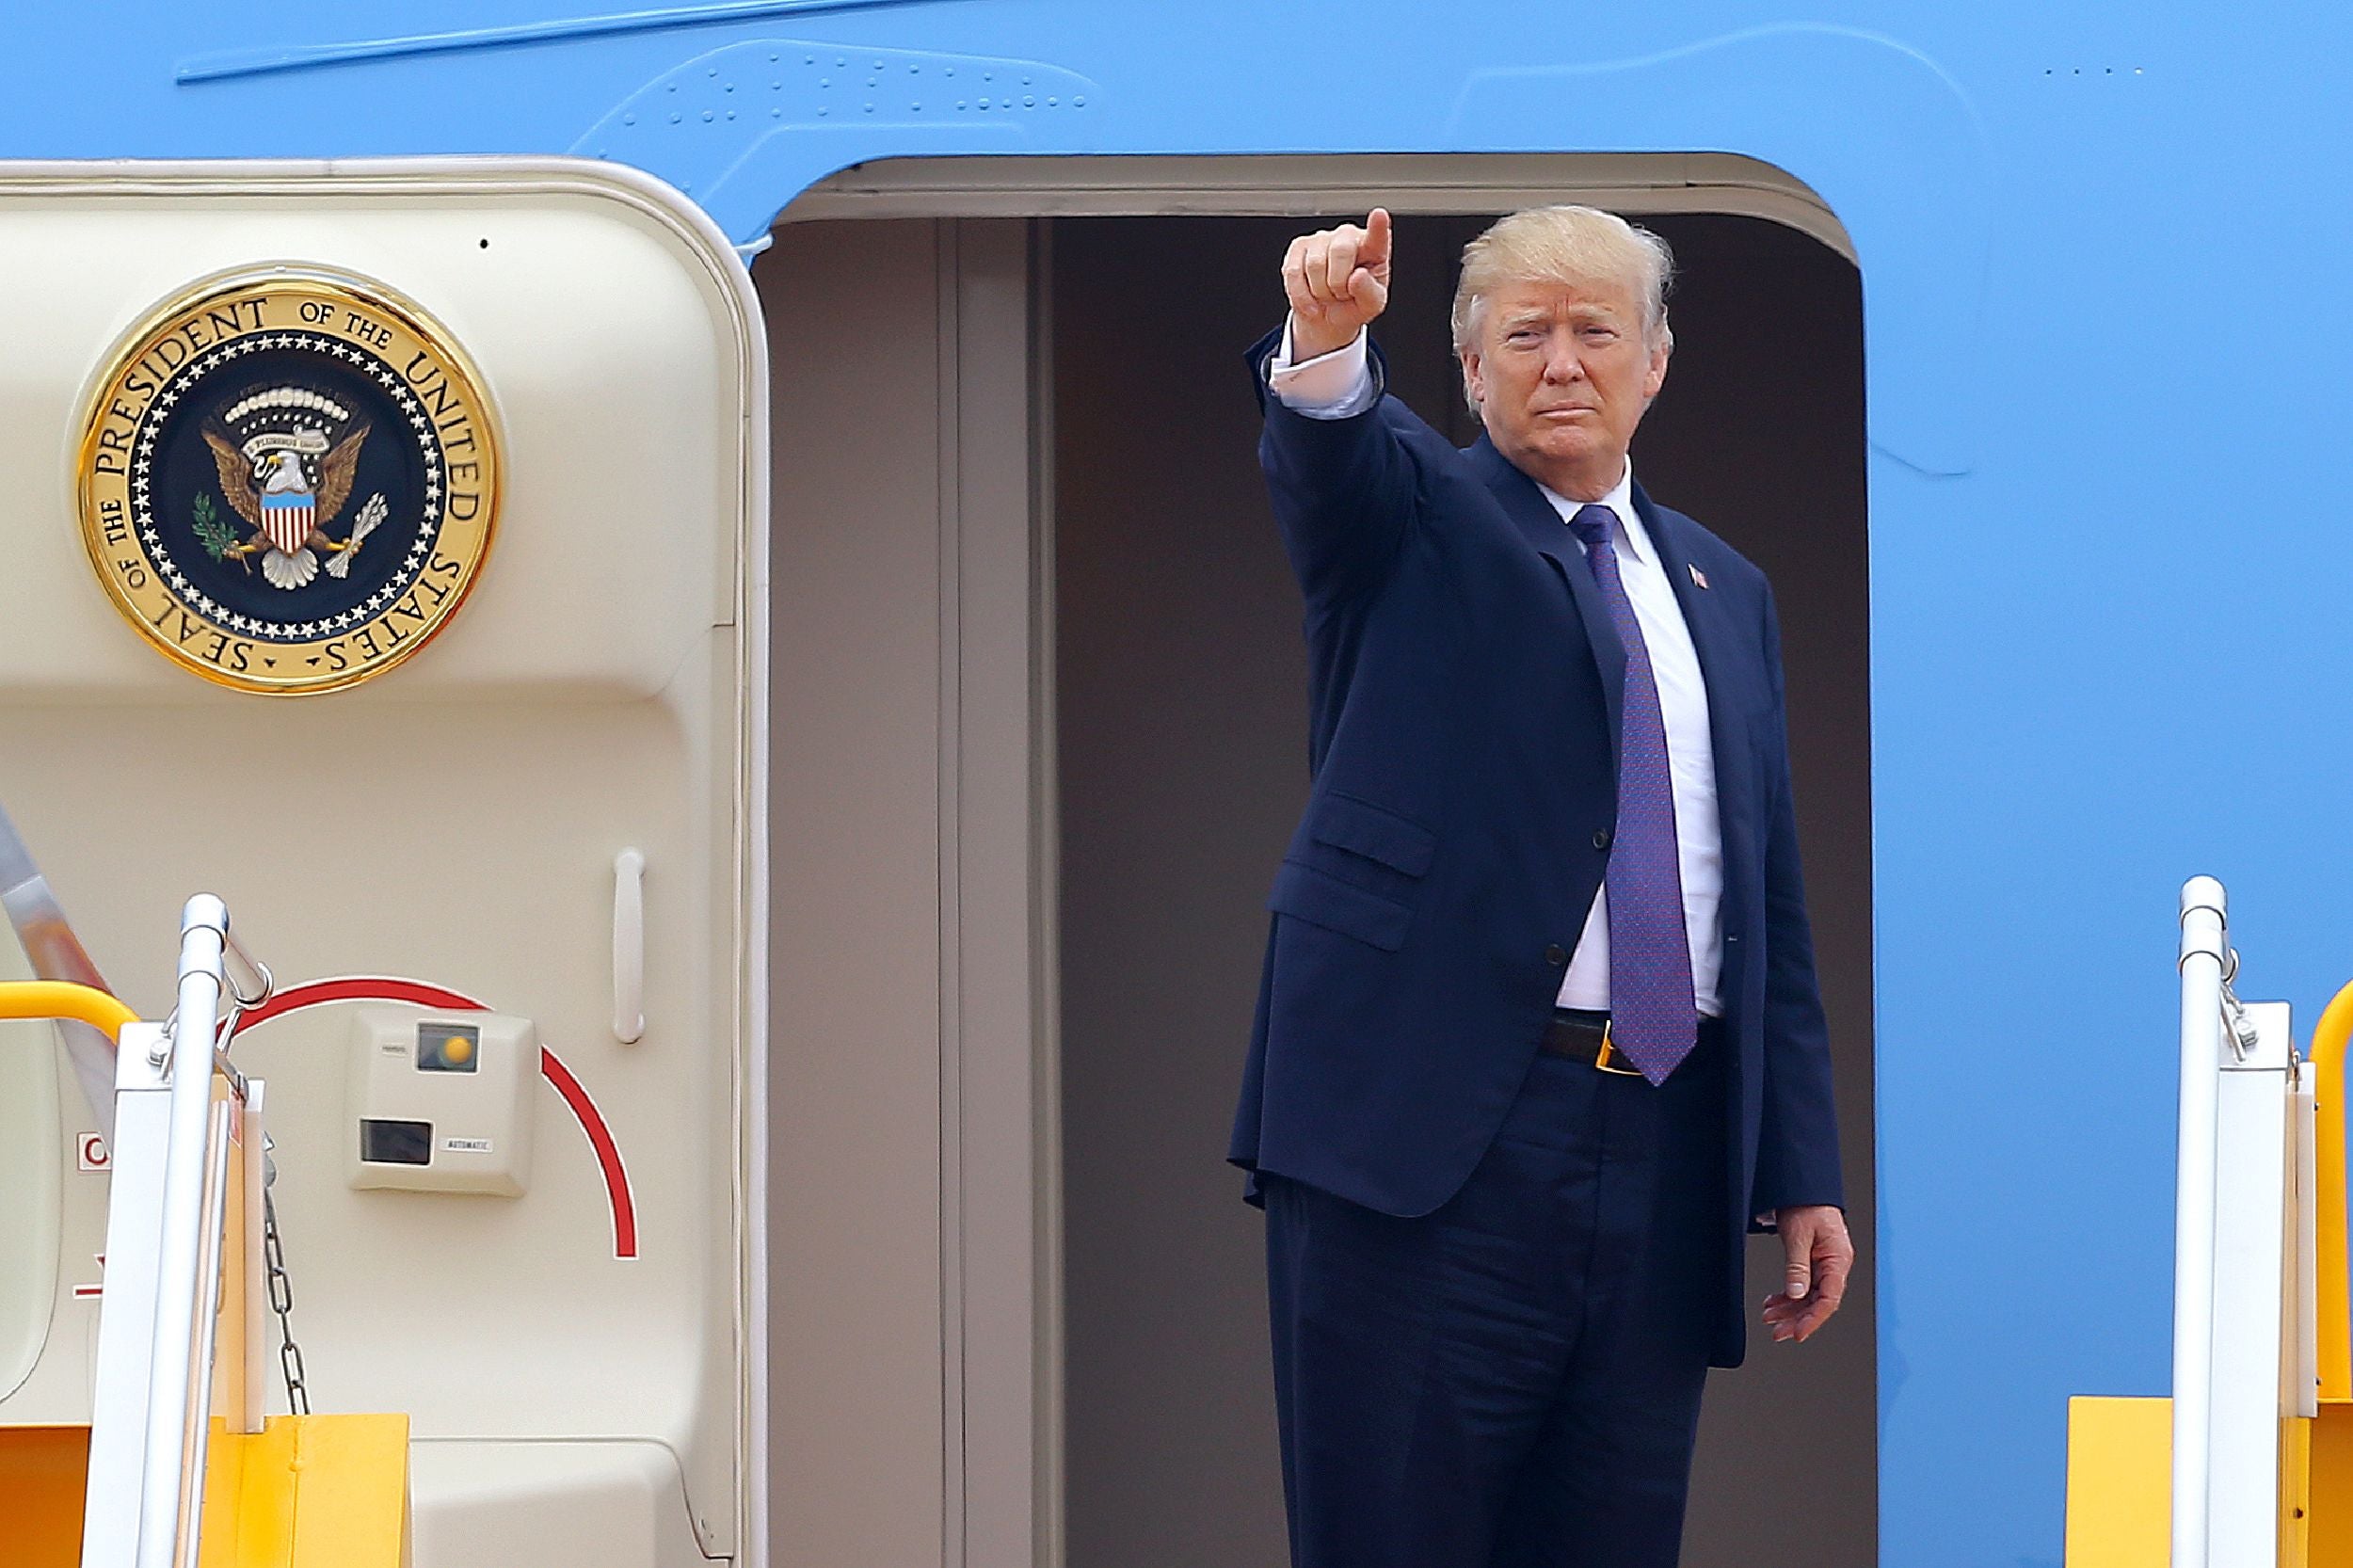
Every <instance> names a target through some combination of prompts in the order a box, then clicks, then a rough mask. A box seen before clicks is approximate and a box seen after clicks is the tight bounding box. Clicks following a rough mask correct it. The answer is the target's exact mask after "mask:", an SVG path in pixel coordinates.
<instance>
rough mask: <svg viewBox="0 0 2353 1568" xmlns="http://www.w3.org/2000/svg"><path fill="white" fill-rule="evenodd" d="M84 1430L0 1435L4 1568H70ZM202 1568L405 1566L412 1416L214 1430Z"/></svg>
mask: <svg viewBox="0 0 2353 1568" xmlns="http://www.w3.org/2000/svg"><path fill="white" fill-rule="evenodd" d="M88 1468H89V1429H88V1428H87V1427H4V1428H0V1520H4V1521H6V1539H7V1552H6V1559H5V1560H6V1561H7V1563H8V1568H75V1564H76V1563H77V1562H78V1561H79V1560H80V1559H81V1555H82V1510H83V1499H84V1492H85V1485H86V1481H85V1478H86V1477H87V1476H88ZM203 1541H204V1551H203V1558H202V1561H203V1563H204V1568H407V1564H408V1416H271V1417H270V1418H269V1420H268V1421H267V1422H266V1423H264V1428H263V1430H262V1431H261V1432H255V1433H253V1434H251V1435H249V1436H248V1435H241V1434H239V1433H236V1432H230V1431H228V1430H227V1429H226V1428H225V1427H224V1426H223V1425H222V1424H221V1423H220V1422H219V1421H217V1420H216V1421H215V1422H214V1423H213V1434H212V1441H211V1447H210V1449H209V1452H208V1456H207V1459H206V1463H205V1466H204V1537H203Z"/></svg>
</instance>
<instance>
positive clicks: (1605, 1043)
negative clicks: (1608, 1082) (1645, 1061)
mask: <svg viewBox="0 0 2353 1568" xmlns="http://www.w3.org/2000/svg"><path fill="white" fill-rule="evenodd" d="M1617 1054H1618V1048H1617V1045H1616V1043H1615V1042H1613V1041H1612V1040H1611V1039H1610V1038H1609V1019H1607V1018H1605V1019H1603V1020H1602V1025H1601V1053H1600V1054H1599V1055H1598V1056H1595V1057H1594V1058H1593V1065H1594V1066H1595V1067H1597V1068H1599V1069H1600V1070H1601V1071H1603V1072H1605V1073H1614V1074H1616V1075H1617V1076H1618V1077H1620V1078H1641V1076H1642V1069H1641V1068H1640V1067H1613V1066H1611V1065H1610V1064H1609V1063H1610V1060H1611V1058H1613V1057H1615V1056H1616V1055H1617Z"/></svg>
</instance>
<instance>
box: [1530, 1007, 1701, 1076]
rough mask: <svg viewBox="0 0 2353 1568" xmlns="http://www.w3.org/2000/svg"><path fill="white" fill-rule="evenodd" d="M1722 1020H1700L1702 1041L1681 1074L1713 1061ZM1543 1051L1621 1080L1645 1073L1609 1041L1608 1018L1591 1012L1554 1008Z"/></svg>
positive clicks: (1678, 1069)
mask: <svg viewBox="0 0 2353 1568" xmlns="http://www.w3.org/2000/svg"><path fill="white" fill-rule="evenodd" d="M1723 1027H1724V1021H1723V1020H1722V1019H1721V1018H1705V1017H1704V1018H1702V1019H1700V1029H1699V1039H1698V1041H1697V1042H1696V1043H1695V1044H1694V1045H1693V1047H1692V1049H1691V1054H1690V1056H1689V1057H1686V1058H1685V1059H1684V1061H1683V1064H1682V1065H1681V1066H1678V1067H1677V1068H1676V1069H1675V1070H1676V1071H1677V1072H1678V1073H1680V1072H1682V1071H1683V1070H1684V1069H1685V1068H1687V1067H1689V1066H1690V1065H1691V1064H1692V1063H1693V1062H1694V1061H1698V1060H1713V1059H1714V1057H1715V1056H1716V1047H1717V1046H1718V1045H1719V1044H1720V1042H1721V1039H1722V1036H1723ZM1544 1048H1545V1050H1546V1051H1548V1052H1550V1053H1551V1054H1552V1055H1554V1056H1566V1057H1569V1058H1572V1059H1573V1060H1576V1061H1578V1062H1583V1063H1585V1064H1588V1065H1590V1066H1592V1067H1593V1068H1594V1069H1596V1070H1597V1071H1600V1072H1605V1073H1610V1074H1613V1075H1616V1076H1618V1077H1621V1078H1641V1076H1642V1070H1641V1068H1640V1067H1637V1066H1635V1065H1634V1064H1632V1063H1630V1062H1628V1061H1627V1060H1626V1059H1625V1052H1623V1051H1621V1050H1620V1049H1618V1048H1617V1045H1616V1044H1615V1043H1614V1042H1613V1041H1612V1040H1611V1039H1610V1038H1609V1014H1607V1013H1589V1012H1586V1011H1584V1010H1583V1009H1580V1008H1570V1007H1560V1008H1555V1009H1554V1010H1553V1014H1552V1021H1551V1022H1550V1023H1548V1024H1546V1025H1545V1038H1544Z"/></svg>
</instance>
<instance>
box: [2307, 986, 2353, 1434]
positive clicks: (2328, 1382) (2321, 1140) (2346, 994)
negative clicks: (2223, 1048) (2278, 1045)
mask: <svg viewBox="0 0 2353 1568" xmlns="http://www.w3.org/2000/svg"><path fill="white" fill-rule="evenodd" d="M2348 1038H2353V982H2348V983H2347V984H2345V988H2344V989H2343V990H2341V991H2339V992H2338V993H2337V994H2336V995H2335V996H2333V997H2331V998H2329V1005H2328V1006H2327V1007H2325V1008H2323V1009H2321V1014H2320V1022H2319V1023H2318V1024H2317V1025H2315V1026H2314V1027H2313V1098H2314V1099H2316V1100H2317V1101H2318V1102H2319V1105H2320V1131H2319V1137H2318V1139H2317V1153H2318V1156H2319V1158H2318V1160H2316V1161H2315V1165H2316V1170H2315V1173H2314V1175H2315V1178H2316V1179H2317V1180H2318V1181H2319V1183H2320V1192H2318V1193H2317V1194H2316V1197H2317V1200H2318V1201H2317V1206H2316V1208H2315V1209H2314V1225H2315V1228H2316V1229H2317V1230H2318V1231H2319V1233H2320V1235H2319V1240H2320V1277H2319V1278H2318V1279H2317V1280H2314V1281H2313V1289H2314V1293H2315V1295H2316V1296H2317V1297H2318V1298H2319V1306H2320V1311H2319V1318H2320V1397H2321V1398H2322V1399H2324V1400H2353V1314H2349V1313H2348V1310H2347V1309H2348V1305H2353V1302H2349V1301H2348V1297H2353V1289H2348V1284H2347V1278H2346V1265H2345V1041H2346V1040H2347V1039H2348Z"/></svg>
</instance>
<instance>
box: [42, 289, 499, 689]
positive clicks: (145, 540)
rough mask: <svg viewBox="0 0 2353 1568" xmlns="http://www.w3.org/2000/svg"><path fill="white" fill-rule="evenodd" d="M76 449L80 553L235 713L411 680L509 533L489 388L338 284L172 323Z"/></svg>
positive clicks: (375, 300)
mask: <svg viewBox="0 0 2353 1568" xmlns="http://www.w3.org/2000/svg"><path fill="white" fill-rule="evenodd" d="M82 432H83V434H82V442H81V448H80V455H79V456H78V458H77V463H76V492H77V503H78V511H79V513H80V518H81V528H82V539H83V543H84V545H85V546H86V548H87V549H88V552H89V559H90V565H91V567H92V568H94V569H95V570H96V571H97V573H98V578H99V581H100V582H101V583H102V584H104V586H105V589H106V593H107V596H108V597H109V598H110V599H111V600H113V601H114V605H115V608H116V609H117V610H118V611H120V613H121V615H122V617H123V618H124V619H125V620H127V621H129V622H130V623H131V624H132V625H133V626H134V627H136V628H137V629H138V632H139V633H140V635H142V636H143V637H145V638H146V639H147V641H148V642H149V643H151V644H152V645H153V646H154V647H155V648H158V649H160V650H161V651H162V652H163V653H164V654H165V655H166V656H168V658H170V659H171V660H172V662H173V663H175V664H180V665H181V666H183V667H184V668H186V669H190V670H193V671H195V672H196V673H197V674H199V675H200V676H202V677H204V679H206V680H211V681H215V682H216V683H218V684H220V685H223V686H231V687H234V688H236V689H237V690H239V691H247V692H262V693H266V694H270V695H273V696H303V695H308V694H312V693H317V692H332V691H339V690H342V689H343V688H344V687H348V686H356V685H358V684H359V683H360V682H361V681H363V680H373V679H374V678H375V677H376V676H379V675H381V674H383V673H384V672H385V671H387V670H389V669H392V667H393V666H395V665H397V664H401V663H403V662H404V661H406V660H408V659H409V658H410V657H412V656H413V655H415V653H416V652H417V651H418V650H419V649H420V648H423V647H424V645H425V644H426V643H428V642H430V641H431V640H432V639H433V637H434V636H435V634H436V633H438V632H440V630H441V629H442V628H443V627H444V626H446V625H448V624H449V621H450V618H451V617H452V616H455V615H456V613H457V611H458V608H459V607H460V606H461V605H463V604H464V603H465V600H466V597H467V595H468V593H469V592H470V591H471V590H472V587H473V584H474V583H475V581H476V579H477V578H478V577H479V575H480V573H481V569H482V564H483V562H484V561H485V560H486V559H487V558H488V554H489V550H490V540H491V536H492V535H493V533H494V532H495V530H496V526H497V521H498V510H499V493H500V486H501V482H502V478H503V475H502V472H501V466H500V451H501V446H500V440H499V434H498V429H497V422H496V419H495V416H494V413H493V409H492V407H491V404H490V400H489V397H488V392H486V390H485V388H484V383H483V380H482V377H481V375H480V373H479V372H477V371H476V370H475V369H474V367H473V364H472V361H471V360H468V359H467V358H466V356H465V354H464V352H463V351H462V350H460V349H459V348H458V347H457V345H456V343H455V341H454V340H452V339H451V338H450V337H449V335H448V334H447V333H445V332H443V331H442V330H441V329H440V327H439V326H437V325H436V324H435V323H434V322H433V321H432V320H431V318H430V317H428V316H427V315H426V314H425V313H424V312H423V311H422V310H420V309H419V308H418V307H417V306H416V305H414V304H412V303H411V302H409V301H408V299H406V298H404V297H402V296H400V295H398V294H396V293H394V292H393V291H392V289H390V288H388V287H387V286H385V285H384V284H382V283H379V282H376V281H375V280H371V279H366V278H361V277H359V276H357V275H354V274H351V273H346V272H342V271H338V270H334V269H331V268H327V267H318V266H308V265H303V266H296V265H280V266H271V267H266V268H258V269H244V270H240V271H236V272H232V273H227V274H222V275H219V276H216V277H213V278H208V279H205V280H202V281H200V282H199V283H197V284H194V285H192V286H191V287H190V288H188V289H187V290H186V291H184V292H183V293H182V294H180V295H178V296H174V297H172V298H171V299H169V300H167V301H165V302H164V303H163V304H162V305H160V306H158V307H157V308H156V309H155V310H154V311H153V312H151V313H150V314H149V315H148V316H147V317H146V318H145V319H144V320H142V321H141V322H140V323H139V324H138V325H137V326H136V327H134V328H132V329H131V331H130V332H129V333H128V334H126V335H125V337H124V338H123V340H122V342H121V344H120V345H119V346H118V348H117V349H116V351H115V353H114V354H113V355H112V356H111V357H110V358H109V359H108V360H107V361H106V368H105V371H104V374H103V375H101V376H99V377H98V381H97V389H96V391H95V392H94V393H93V395H92V396H91V398H90V401H89V406H88V409H87V411H86V413H85V416H84V420H83V424H82Z"/></svg>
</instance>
